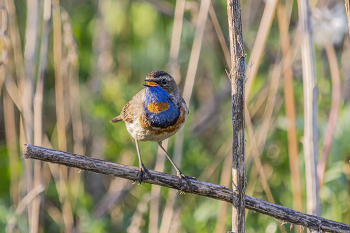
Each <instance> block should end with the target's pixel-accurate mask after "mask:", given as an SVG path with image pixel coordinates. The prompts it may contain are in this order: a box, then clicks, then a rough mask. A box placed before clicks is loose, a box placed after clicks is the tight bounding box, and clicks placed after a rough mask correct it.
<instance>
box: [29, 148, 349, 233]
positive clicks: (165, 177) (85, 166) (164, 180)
mask: <svg viewBox="0 0 350 233" xmlns="http://www.w3.org/2000/svg"><path fill="white" fill-rule="evenodd" d="M23 158H26V159H38V160H41V161H46V162H51V163H56V164H61V165H65V166H68V167H76V168H79V169H81V170H83V171H91V172H96V173H102V174H105V175H110V176H116V177H121V178H125V179H129V180H136V179H137V173H138V168H137V167H133V166H128V165H123V164H118V163H112V162H107V161H104V160H100V159H94V158H90V157H86V156H82V155H77V154H72V153H68V152H63V151H59V150H53V149H49V148H45V147H39V146H33V145H29V144H26V145H25V147H24V154H23ZM149 172H150V173H151V175H152V179H151V178H150V177H149V176H148V175H147V174H146V177H145V180H144V181H143V182H144V183H150V184H156V185H161V186H164V187H168V188H173V189H178V190H180V189H181V185H180V184H179V178H178V177H177V176H175V175H170V174H166V173H162V172H157V171H152V170H149ZM191 184H192V188H193V190H192V193H193V194H196V195H200V196H204V197H208V198H214V199H218V200H221V201H226V202H229V203H232V202H237V200H238V197H237V195H235V194H234V193H233V191H232V190H231V189H227V188H225V187H224V186H222V185H217V184H211V183H207V182H202V181H199V180H195V179H193V180H191ZM182 186H185V187H186V189H184V190H182V191H183V192H188V193H189V192H191V190H190V189H189V188H187V185H182ZM245 205H246V208H247V209H250V210H253V211H256V212H259V213H262V214H266V215H269V216H271V217H274V218H276V219H277V220H279V221H280V222H281V223H283V224H285V223H291V224H293V225H301V226H304V227H307V228H309V229H314V230H318V231H320V230H322V231H327V232H350V226H349V225H346V224H343V223H339V222H334V221H331V220H328V219H324V218H320V217H317V216H312V215H309V214H304V213H301V212H298V211H295V210H292V209H289V208H286V207H283V206H280V205H277V204H272V203H269V202H267V201H263V200H260V199H258V198H254V197H250V196H246V197H245Z"/></svg>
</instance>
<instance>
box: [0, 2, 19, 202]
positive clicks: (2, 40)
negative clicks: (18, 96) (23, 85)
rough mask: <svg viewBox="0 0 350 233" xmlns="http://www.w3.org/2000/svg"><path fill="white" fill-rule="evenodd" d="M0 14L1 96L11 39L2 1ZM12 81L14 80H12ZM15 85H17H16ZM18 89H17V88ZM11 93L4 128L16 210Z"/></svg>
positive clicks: (5, 99) (5, 97)
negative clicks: (8, 34)
mask: <svg viewBox="0 0 350 233" xmlns="http://www.w3.org/2000/svg"><path fill="white" fill-rule="evenodd" d="M0 13H1V28H0V51H1V53H0V55H1V56H0V82H1V84H0V95H1V89H2V86H3V83H4V81H5V76H6V75H7V71H6V65H7V64H8V47H9V38H8V36H7V30H8V28H7V23H8V22H7V21H8V20H7V19H8V16H7V12H6V10H5V6H4V5H3V1H0ZM10 80H12V79H10ZM12 81H13V80H12ZM14 85H15V84H14ZM15 88H17V87H15ZM13 105H14V103H13V102H12V100H11V98H10V96H9V93H8V92H7V91H6V90H4V91H3V112H4V126H5V140H6V148H7V153H8V156H9V170H10V194H11V199H12V204H13V207H14V208H16V207H17V206H18V203H19V199H20V190H19V172H18V167H19V159H18V157H19V153H18V149H17V132H16V122H15V112H14V111H15V109H14V106H13Z"/></svg>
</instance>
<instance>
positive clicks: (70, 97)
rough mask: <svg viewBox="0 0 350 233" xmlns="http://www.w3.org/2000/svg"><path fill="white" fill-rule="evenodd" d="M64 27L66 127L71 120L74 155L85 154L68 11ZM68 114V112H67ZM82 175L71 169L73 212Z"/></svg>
mask: <svg viewBox="0 0 350 233" xmlns="http://www.w3.org/2000/svg"><path fill="white" fill-rule="evenodd" d="M61 18H62V26H63V42H64V47H63V49H64V51H65V54H66V55H65V57H64V59H63V62H62V65H63V67H64V68H63V70H66V72H64V73H63V74H64V79H65V82H66V83H67V84H69V85H68V86H67V85H66V86H65V87H64V89H65V90H68V91H67V94H66V96H67V97H66V98H65V102H66V103H67V105H68V104H69V106H70V111H69V113H70V115H68V116H66V117H65V119H66V125H67V124H68V122H69V120H68V119H71V126H72V131H73V151H74V153H84V152H85V150H84V145H83V123H82V119H81V112H80V90H79V74H78V68H79V63H78V52H77V44H76V42H75V38H74V36H73V32H72V25H71V22H70V18H69V15H68V13H67V11H64V10H63V11H62V12H61ZM67 112H68V111H67ZM80 178H81V174H80V173H79V170H78V169H71V170H70V173H69V178H68V182H67V184H68V185H69V186H68V188H69V192H68V193H69V194H70V196H69V199H68V200H69V202H70V205H71V208H72V210H73V209H75V205H76V200H77V197H78V190H79V188H81V183H80Z"/></svg>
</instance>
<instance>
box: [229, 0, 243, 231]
mask: <svg viewBox="0 0 350 233" xmlns="http://www.w3.org/2000/svg"><path fill="white" fill-rule="evenodd" d="M226 6H227V20H228V29H229V38H230V52H231V66H230V69H229V72H228V77H229V79H230V81H231V100H232V190H233V193H234V195H236V196H237V200H235V201H233V202H232V231H233V232H236V233H243V232H245V218H244V212H245V198H246V197H245V182H246V177H245V123H244V115H245V114H244V111H245V82H246V76H245V56H246V55H245V53H244V48H243V35H242V21H241V2H240V0H227V1H226Z"/></svg>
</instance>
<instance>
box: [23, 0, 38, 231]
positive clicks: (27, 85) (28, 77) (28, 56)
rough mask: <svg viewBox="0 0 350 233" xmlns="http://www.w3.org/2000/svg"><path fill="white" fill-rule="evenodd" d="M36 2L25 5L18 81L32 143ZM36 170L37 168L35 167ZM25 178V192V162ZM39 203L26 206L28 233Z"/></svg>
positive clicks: (25, 126)
mask: <svg viewBox="0 0 350 233" xmlns="http://www.w3.org/2000/svg"><path fill="white" fill-rule="evenodd" d="M38 8H39V6H38V1H37V0H28V4H27V22H26V23H27V25H26V34H25V48H24V56H23V57H24V59H23V62H24V76H23V77H22V78H21V79H20V95H21V106H22V112H21V118H22V120H23V131H21V132H23V133H24V137H22V138H23V139H24V140H25V141H26V142H33V143H34V115H33V92H34V75H35V67H36V63H37V61H36V53H37V46H38V43H37V40H38V37H37V33H38V15H39V14H38V10H39V9H38ZM36 168H37V167H36ZM26 178H27V182H28V183H27V192H30V190H32V189H33V187H34V184H33V183H34V182H33V168H32V163H27V162H26ZM38 216H39V203H38V202H37V201H35V202H31V203H30V204H29V205H28V220H29V226H30V232H31V233H32V232H37V231H38V224H39V222H38V221H39V218H38Z"/></svg>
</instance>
